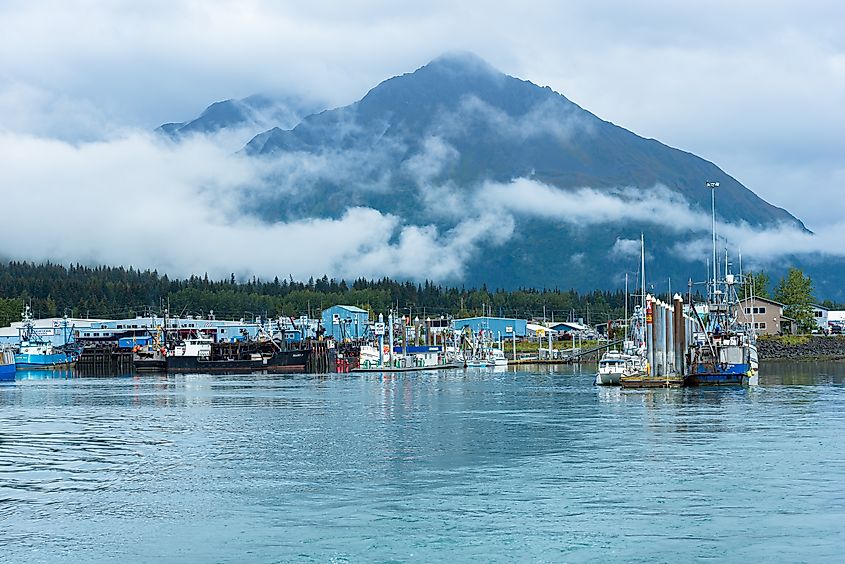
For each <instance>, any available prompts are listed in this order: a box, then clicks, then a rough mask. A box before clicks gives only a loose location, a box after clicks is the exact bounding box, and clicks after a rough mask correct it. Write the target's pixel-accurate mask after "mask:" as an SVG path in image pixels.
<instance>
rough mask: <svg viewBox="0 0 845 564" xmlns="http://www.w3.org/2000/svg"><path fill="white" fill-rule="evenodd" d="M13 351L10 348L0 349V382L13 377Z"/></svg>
mask: <svg viewBox="0 0 845 564" xmlns="http://www.w3.org/2000/svg"><path fill="white" fill-rule="evenodd" d="M16 370H17V368H16V367H15V353H14V351H12V349H10V348H6V347H4V348H2V349H0V382H4V381H12V380H14V379H15V371H16Z"/></svg>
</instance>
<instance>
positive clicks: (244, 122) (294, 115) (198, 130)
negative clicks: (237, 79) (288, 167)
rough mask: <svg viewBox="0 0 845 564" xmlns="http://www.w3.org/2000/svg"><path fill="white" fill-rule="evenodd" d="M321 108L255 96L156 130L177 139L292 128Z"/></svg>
mask: <svg viewBox="0 0 845 564" xmlns="http://www.w3.org/2000/svg"><path fill="white" fill-rule="evenodd" d="M321 109H323V107H322V106H321V105H320V104H317V103H314V102H306V101H304V100H303V99H301V98H297V97H291V96H268V95H262V94H255V95H253V96H248V97H246V98H242V99H240V100H223V101H221V102H215V103H213V104H211V105H210V106H208V107H207V108H206V109H205V110H204V111H203V112H202V113H201V114H200V115H199V117H197V118H195V119H193V120H190V121H185V122H174V123H165V124H163V125H161V126H160V127H158V129H157V130H156V131H158V132H159V133H163V134H165V135H168V136H170V137H172V138H174V139H178V138H180V137H184V136H186V135H193V134H210V133H216V132H218V131H220V130H223V129H237V128H249V129H252V130H253V131H255V132H259V131H262V130H264V129H267V128H270V127H281V128H283V129H290V128H292V127H293V126H295V125H296V124H297V123H299V122H300V121H301V120H302V118H303V117H305V116H307V115H309V114H312V113H314V112H317V111H320V110H321Z"/></svg>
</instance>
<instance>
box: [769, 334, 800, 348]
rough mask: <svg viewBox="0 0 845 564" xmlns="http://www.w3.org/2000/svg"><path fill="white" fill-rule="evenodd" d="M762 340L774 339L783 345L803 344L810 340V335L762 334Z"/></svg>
mask: <svg viewBox="0 0 845 564" xmlns="http://www.w3.org/2000/svg"><path fill="white" fill-rule="evenodd" d="M758 339H759V340H761V341H774V342H778V343H780V344H782V345H790V346H801V345H806V344H807V343H809V342H810V336H809V335H760V337H758Z"/></svg>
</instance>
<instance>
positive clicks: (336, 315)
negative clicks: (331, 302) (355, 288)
mask: <svg viewBox="0 0 845 564" xmlns="http://www.w3.org/2000/svg"><path fill="white" fill-rule="evenodd" d="M369 323H370V314H369V313H368V312H367V310H365V309H361V308H360V307H355V306H350V305H336V306H332V307H330V308H328V309H324V310H323V328H325V330H326V333H325V336H326V337H334V338H335V340H338V341H342V340H343V339H361V338H363V337H364V336H366V335H369Z"/></svg>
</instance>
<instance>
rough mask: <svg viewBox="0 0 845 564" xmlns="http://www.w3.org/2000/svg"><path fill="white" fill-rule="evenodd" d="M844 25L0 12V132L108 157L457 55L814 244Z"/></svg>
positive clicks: (729, 4)
mask: <svg viewBox="0 0 845 564" xmlns="http://www.w3.org/2000/svg"><path fill="white" fill-rule="evenodd" d="M456 4H459V6H457V7H456ZM843 22H845V4H842V3H839V2H833V1H828V2H818V1H812V0H809V1H803V2H779V1H776V0H775V1H772V0H768V1H765V2H764V1H743V2H736V0H731V1H723V0H707V1H687V2H677V1H668V0H667V1H655V0H644V1H638V2H622V1H607V0H605V1H602V0H591V1H589V2H586V1H585V2H561V1H536V2H531V1H526V0H520V1H514V2H507V1H498V2H495V3H490V2H481V1H465V2H460V3H456V2H453V1H451V0H449V1H434V2H416V3H406V2H395V1H392V0H374V1H370V2H355V1H343V2H314V1H290V2H284V1H272V2H271V1H261V0H237V1H232V2H211V1H202V2H200V1H187V0H185V1H180V0H147V1H144V2H128V1H126V2H121V1H118V0H111V1H102V2H96V1H68V0H62V1H58V0H56V1H33V0H22V1H15V0H12V1H9V0H0V31H2V32H1V33H0V52H2V53H3V57H0V134H2V135H3V136H4V137H3V139H2V141H3V142H4V143H5V144H6V145H9V144H17V143H18V142H19V140H20V139H24V138H25V139H28V140H29V141H31V142H32V144H31V145H28V146H31V147H35V148H37V149H33V150H39V151H40V150H44V147H45V144H46V145H47V146H49V141H51V140H59V141H71V142H73V143H87V142H91V141H102V142H107V141H108V140H110V139H114V138H115V137H121V136H123V142H124V145H125V144H126V143H127V142H126V137H125V136H126V135H132V134H131V133H129V134H127V132H132V131H137V130H151V129H153V128H155V127H156V126H158V125H159V124H161V123H163V122H168V121H181V120H185V119H188V118H191V117H194V116H196V115H197V114H198V113H199V112H200V111H201V110H202V109H203V108H204V107H205V106H207V105H208V104H209V103H210V102H212V101H215V100H221V99H226V98H238V97H244V96H247V95H250V94H253V93H257V92H289V93H293V94H299V95H302V96H305V97H307V98H314V99H320V100H326V101H328V103H329V104H331V105H343V104H347V103H350V102H352V101H354V100H357V99H358V98H360V97H361V96H362V95H363V94H365V93H366V91H367V90H368V89H369V88H371V87H373V86H374V85H376V84H377V83H378V82H380V81H382V80H384V79H386V78H388V77H390V76H393V75H396V74H400V73H403V72H409V71H412V70H414V69H416V68H417V67H419V66H421V65H423V64H425V63H426V62H428V61H429V60H431V59H432V58H434V57H436V56H438V55H440V54H442V53H444V52H449V51H457V50H461V51H471V52H474V53H476V54H477V55H479V56H481V57H482V58H484V59H486V60H487V61H488V62H490V63H491V64H492V65H493V66H495V67H497V68H499V69H500V70H502V71H504V72H506V73H508V74H511V75H514V76H518V77H520V78H524V79H528V80H531V81H532V82H535V83H537V84H540V85H549V86H551V87H552V88H553V89H554V90H556V91H558V92H560V93H562V94H564V95H566V96H567V97H568V98H570V99H571V100H573V101H575V102H577V103H578V104H580V105H581V106H583V107H584V108H586V109H588V110H590V111H592V112H593V113H595V114H597V115H598V116H599V117H602V118H604V119H607V120H609V121H612V122H614V123H616V124H619V125H621V126H623V127H626V128H628V129H631V130H632V131H634V132H636V133H638V134H640V135H643V136H645V137H654V138H656V139H659V140H661V141H663V142H665V143H667V144H669V145H672V146H675V147H679V148H681V149H684V150H688V151H690V152H693V153H696V154H698V155H700V156H702V157H704V158H707V159H709V160H712V161H714V162H716V163H717V164H718V165H720V166H721V167H722V168H723V169H725V170H726V171H727V172H728V173H730V174H732V175H733V176H735V177H736V178H738V179H739V180H740V181H741V182H743V183H744V184H745V185H746V186H748V187H749V188H751V189H752V190H754V191H755V192H757V193H758V194H760V195H761V196H762V197H763V198H765V199H767V200H769V201H770V202H772V203H774V204H775V205H778V206H781V207H785V208H787V209H788V210H789V211H791V212H792V213H793V214H795V215H796V216H798V217H799V218H800V219H802V220H803V221H805V223H806V224H807V226H808V227H809V228H811V229H814V230H819V229H823V228H824V227H825V226H828V225H830V224H833V223H835V222H839V221H841V220H842V218H843V216H845V198H842V197H841V196H840V194H841V190H842V187H843V185H845V162H843V155H845V134H843V131H845V111H843V105H844V104H843V103H844V102H845V33H842V25H843ZM33 140H36V141H37V142H36V141H33ZM129 145H130V146H131V143H129ZM62 151H64V149H63V150H62ZM65 153H66V151H64V152H63V153H62V154H63V155H64V156H63V158H67V159H69V160H72V159H73V158H74V157H71V156H68V155H67V154H65ZM141 168H143V167H141ZM3 175H4V173H3V172H0V182H2V186H3V190H4V192H5V191H8V190H10V189H12V187H11V182H12V180H14V178H10V177H9V176H7V177H6V178H5V179H4V177H3ZM55 180H56V181H59V179H55ZM22 181H25V178H24V179H23V180H22Z"/></svg>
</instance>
